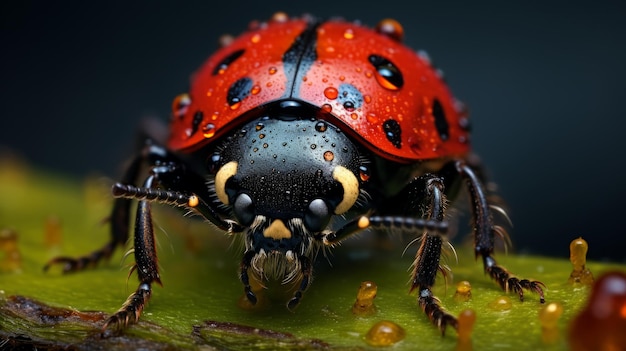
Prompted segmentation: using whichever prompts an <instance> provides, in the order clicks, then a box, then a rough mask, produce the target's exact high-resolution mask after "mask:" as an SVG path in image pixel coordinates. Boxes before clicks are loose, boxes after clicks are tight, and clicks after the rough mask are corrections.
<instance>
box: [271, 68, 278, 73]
mask: <svg viewBox="0 0 626 351" xmlns="http://www.w3.org/2000/svg"><path fill="white" fill-rule="evenodd" d="M276 72H278V69H276V67H270V68H269V73H270V74H275V73H276Z"/></svg>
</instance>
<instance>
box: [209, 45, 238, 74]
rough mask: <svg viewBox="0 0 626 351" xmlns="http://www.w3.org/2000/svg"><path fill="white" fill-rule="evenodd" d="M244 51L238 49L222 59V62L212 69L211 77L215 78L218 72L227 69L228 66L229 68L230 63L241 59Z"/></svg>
mask: <svg viewBox="0 0 626 351" xmlns="http://www.w3.org/2000/svg"><path fill="white" fill-rule="evenodd" d="M245 51H246V50H244V49H239V50H237V51H234V52H233V53H232V54H230V55H228V56H226V57H225V58H224V59H222V61H220V63H218V64H217V66H215V68H214V69H213V75H214V76H215V75H217V74H218V73H219V72H220V71H222V70H225V69H227V68H228V66H230V64H231V63H233V62H235V60H237V59H238V58H239V57H241V55H243V53H244V52H245Z"/></svg>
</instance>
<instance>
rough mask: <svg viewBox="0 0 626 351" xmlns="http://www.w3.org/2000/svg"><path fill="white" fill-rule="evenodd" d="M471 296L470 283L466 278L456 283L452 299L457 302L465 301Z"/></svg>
mask: <svg viewBox="0 0 626 351" xmlns="http://www.w3.org/2000/svg"><path fill="white" fill-rule="evenodd" d="M471 298H472V285H471V284H470V282H468V281H467V280H463V281H460V282H459V283H458V284H457V285H456V292H455V293H454V299H455V300H456V301H459V302H467V301H469V300H470V299H471Z"/></svg>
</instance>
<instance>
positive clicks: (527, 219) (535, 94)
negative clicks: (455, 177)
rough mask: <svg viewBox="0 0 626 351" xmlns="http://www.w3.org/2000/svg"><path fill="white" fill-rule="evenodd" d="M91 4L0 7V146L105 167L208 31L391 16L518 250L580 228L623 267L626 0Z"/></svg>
mask: <svg viewBox="0 0 626 351" xmlns="http://www.w3.org/2000/svg"><path fill="white" fill-rule="evenodd" d="M94 3H95V2H94ZM94 3H92V2H87V1H85V2H83V1H81V2H78V1H74V2H64V4H62V5H59V4H53V3H52V2H44V1H42V2H34V1H16V2H15V4H12V5H8V4H7V2H3V3H2V5H0V6H1V8H0V20H1V26H2V27H1V32H0V45H1V49H0V52H1V53H0V77H1V88H2V91H1V94H0V99H1V100H0V106H1V108H0V111H1V112H0V116H1V117H0V118H1V123H0V148H4V149H5V150H6V149H9V150H12V151H13V152H16V153H18V154H19V155H21V156H23V157H24V158H25V159H26V160H28V161H29V162H30V163H32V164H33V165H35V166H37V167H40V168H43V169H46V170H52V171H56V172H62V173H64V174H67V175H70V176H75V177H77V179H78V178H79V177H83V176H85V175H88V174H93V173H96V174H104V175H106V176H109V177H111V178H117V177H119V175H120V173H121V169H120V165H121V164H122V161H123V160H125V159H127V158H128V157H129V155H131V154H132V148H133V144H134V135H135V132H136V130H137V126H138V125H139V121H140V120H141V119H142V118H144V117H147V116H157V117H159V118H162V119H163V120H166V119H167V118H168V114H169V110H170V104H171V101H172V99H173V97H174V96H175V95H177V94H179V93H181V92H185V91H186V89H187V86H188V80H189V76H190V74H191V72H192V71H193V70H194V69H195V68H197V67H198V66H199V65H200V64H201V63H202V62H203V60H204V59H205V58H206V57H207V56H208V55H209V54H210V53H211V52H212V51H214V50H215V49H216V48H217V39H218V37H219V36H220V35H221V34H224V33H231V34H238V33H240V32H242V31H243V30H244V29H245V28H246V27H247V25H248V23H249V21H250V20H253V19H261V20H264V19H268V18H269V17H270V16H271V15H272V14H273V13H274V12H275V11H279V10H280V11H285V12H287V13H288V14H290V15H300V14H302V13H305V12H308V13H311V14H314V15H317V16H321V17H329V16H343V17H345V18H346V19H348V20H357V19H358V20H361V21H362V22H363V23H365V24H367V25H370V26H373V25H375V24H376V23H377V22H378V21H379V20H380V19H382V18H385V17H392V18H395V19H397V20H399V21H400V22H401V23H402V24H403V25H404V29H405V33H406V39H405V41H406V43H407V44H408V45H410V46H412V47H413V48H415V49H426V50H427V51H428V52H429V54H430V55H431V57H432V58H433V59H434V61H435V63H436V64H437V66H439V67H441V68H442V69H443V70H444V71H445V73H446V76H447V79H448V82H449V84H450V86H451V88H452V90H453V91H454V92H455V94H456V95H457V97H459V98H460V99H461V100H463V101H465V102H466V103H467V104H468V106H469V107H470V111H471V116H472V119H473V126H474V129H473V141H474V144H473V145H474V149H475V150H476V151H477V153H479V154H480V155H481V156H482V158H483V160H484V162H485V163H486V164H487V165H488V168H489V170H490V171H491V174H492V176H493V177H494V179H495V180H496V181H497V182H498V183H499V185H500V189H501V194H502V195H503V197H504V198H505V199H506V200H507V202H508V204H509V206H510V208H511V217H512V219H513V222H514V223H515V227H514V229H513V232H512V234H513V242H514V244H515V249H516V250H517V251H518V252H531V253H535V254H545V255H553V256H561V257H567V256H568V254H569V252H568V248H567V245H568V243H569V241H570V240H571V239H573V238H575V237H578V236H583V237H585V238H586V240H587V241H588V242H589V244H590V252H589V257H590V258H593V259H600V260H613V261H619V262H626V254H625V253H624V250H626V230H624V222H622V216H624V215H625V212H624V206H623V202H624V199H625V195H626V191H625V190H626V186H625V185H624V181H623V178H624V168H625V167H624V161H625V159H624V151H625V148H624V146H623V143H622V141H623V140H624V139H626V135H625V132H626V130H625V126H626V123H625V122H624V121H625V118H626V112H625V111H626V84H625V83H626V68H625V66H626V10H625V7H626V5H625V4H626V3H625V2H624V1H620V0H616V1H594V2H573V1H562V2H550V3H547V2H527V1H524V2H509V1H493V2H489V3H484V2H483V3H480V4H475V3H474V2H471V1H467V2H458V3H449V2H447V3H444V2H437V1H428V2H411V3H409V2H408V1H406V0H400V1H394V0H386V1H377V2H368V1H354V2H350V1H339V0H334V1H320V0H316V1H308V2H305V1H299V2H296V1H293V0H292V1H272V2H266V1H255V2H240V1H234V0H231V1H215V0H211V1H208V0H207V1H202V2H201V1H196V2H193V3H188V2H186V3H183V2H178V1H177V2H176V3H174V2H172V3H169V4H168V3H165V2H144V3H130V2H129V3H128V4H121V3H120V4H119V5H115V4H114V3H110V2H107V4H113V5H106V6H105V5H96V4H94ZM102 4H104V3H102ZM0 196H2V195H1V194H0ZM51 206H54V204H51Z"/></svg>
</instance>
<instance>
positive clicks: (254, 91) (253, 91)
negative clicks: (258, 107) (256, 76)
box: [250, 84, 261, 95]
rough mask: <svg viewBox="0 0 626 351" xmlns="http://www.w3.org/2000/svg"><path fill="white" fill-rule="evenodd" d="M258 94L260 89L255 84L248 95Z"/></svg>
mask: <svg viewBox="0 0 626 351" xmlns="http://www.w3.org/2000/svg"><path fill="white" fill-rule="evenodd" d="M260 92H261V87H260V86H258V85H256V84H255V85H253V86H252V89H250V94H252V95H256V94H258V93H260Z"/></svg>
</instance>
